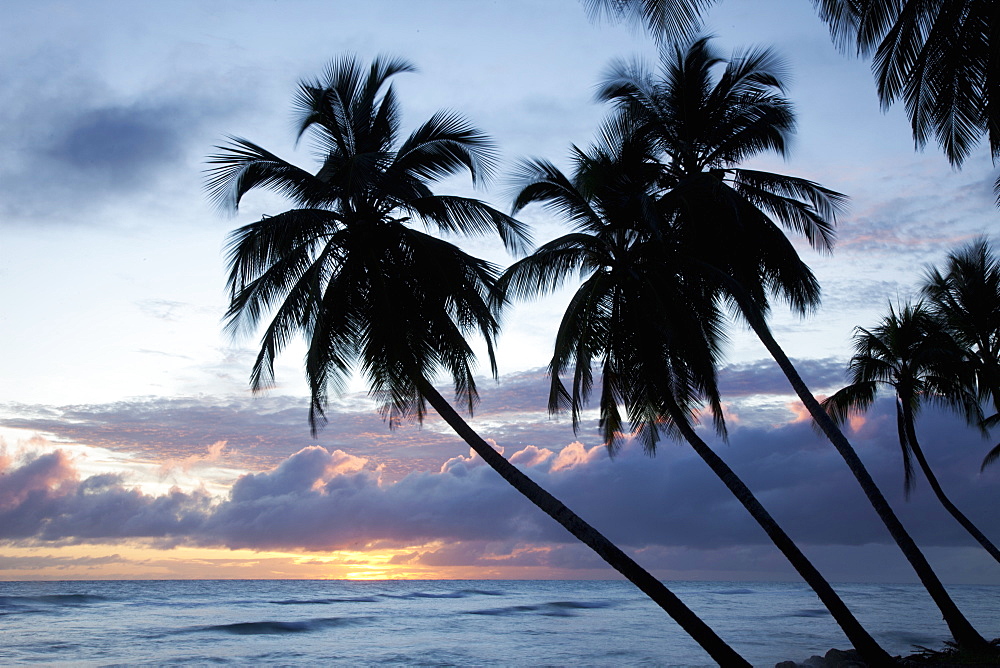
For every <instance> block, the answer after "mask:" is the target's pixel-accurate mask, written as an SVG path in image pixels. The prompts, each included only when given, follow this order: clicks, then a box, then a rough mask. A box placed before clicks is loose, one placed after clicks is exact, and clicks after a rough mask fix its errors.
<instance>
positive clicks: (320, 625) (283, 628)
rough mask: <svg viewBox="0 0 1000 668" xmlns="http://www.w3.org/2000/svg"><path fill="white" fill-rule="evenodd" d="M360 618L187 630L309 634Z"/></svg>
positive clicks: (189, 630)
mask: <svg viewBox="0 0 1000 668" xmlns="http://www.w3.org/2000/svg"><path fill="white" fill-rule="evenodd" d="M362 619H363V618H359V617H318V618H316V619H306V620H302V621H297V622H282V621H275V620H264V621H260V622H236V623H233V624H212V625H210V626H200V627H198V628H193V629H187V632H189V633H193V632H208V633H212V632H215V633H230V634H232V635H238V636H260V635H280V634H285V633H309V632H312V631H320V630H322V629H329V628H336V627H339V626H350V625H352V624H357V623H359V622H361V621H362Z"/></svg>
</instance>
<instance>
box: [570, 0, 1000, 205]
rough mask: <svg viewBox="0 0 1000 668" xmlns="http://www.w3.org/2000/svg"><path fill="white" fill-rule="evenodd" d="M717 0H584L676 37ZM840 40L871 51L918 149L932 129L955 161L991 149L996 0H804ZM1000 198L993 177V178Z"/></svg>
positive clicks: (884, 96) (594, 10) (692, 31)
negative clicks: (981, 146)
mask: <svg viewBox="0 0 1000 668" xmlns="http://www.w3.org/2000/svg"><path fill="white" fill-rule="evenodd" d="M716 1H717V0H583V3H584V5H585V6H586V8H587V9H588V10H589V12H590V14H591V15H592V16H595V17H599V16H611V17H614V18H617V19H625V20H630V21H632V22H634V23H638V24H640V25H643V26H646V27H647V28H648V29H649V31H650V34H652V35H653V36H654V38H656V39H658V40H675V41H685V40H687V39H688V38H690V37H691V36H693V35H696V34H697V33H698V32H699V31H700V30H701V26H702V23H701V18H702V15H703V14H704V13H705V11H706V10H707V9H708V8H709V7H711V6H712V5H713V4H715V3H716ZM812 1H813V5H815V7H816V10H817V13H818V14H819V16H820V18H822V19H823V20H824V21H825V22H826V24H827V25H828V26H829V28H830V33H831V35H832V36H833V39H834V41H835V42H836V43H837V44H839V45H840V46H841V47H842V48H845V49H848V50H856V51H857V52H858V53H859V54H861V55H864V56H870V57H871V58H872V70H873V74H874V76H875V84H876V89H877V91H878V96H879V99H880V100H881V102H882V106H883V108H888V107H889V106H891V105H892V104H893V103H895V102H896V101H898V100H902V102H903V107H904V109H905V111H906V115H907V116H908V117H909V120H910V126H911V129H912V131H913V139H914V142H915V143H916V145H917V147H918V148H921V147H923V146H924V145H925V144H926V143H927V141H928V140H929V139H930V138H931V137H933V138H935V139H936V140H937V142H938V144H939V145H940V147H941V149H942V150H943V151H944V154H945V155H946V156H947V157H948V160H949V161H951V163H952V164H953V165H955V166H960V165H961V164H962V163H963V161H964V160H965V159H966V158H967V157H968V156H969V154H970V153H971V152H972V150H973V149H974V148H975V146H976V145H977V144H978V143H979V141H980V140H981V139H983V138H984V137H985V138H987V139H988V141H989V145H990V152H991V154H992V156H993V160H994V163H995V162H996V160H997V159H998V158H1000V43H997V35H998V34H1000V18H998V16H997V12H996V3H995V0H937V1H935V2H925V1H924V0H812ZM994 191H995V192H997V194H998V204H1000V178H998V179H997V181H996V183H995V185H994Z"/></svg>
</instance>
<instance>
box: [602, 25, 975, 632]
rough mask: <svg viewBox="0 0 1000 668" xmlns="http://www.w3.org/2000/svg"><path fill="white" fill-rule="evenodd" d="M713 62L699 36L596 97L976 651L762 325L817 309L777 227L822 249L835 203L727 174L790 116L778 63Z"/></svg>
mask: <svg viewBox="0 0 1000 668" xmlns="http://www.w3.org/2000/svg"><path fill="white" fill-rule="evenodd" d="M722 62H723V60H722V59H721V58H720V57H719V56H718V55H716V54H715V53H714V52H713V51H712V49H711V48H710V46H709V43H708V40H707V39H705V38H702V39H699V40H696V41H694V42H692V43H691V44H690V45H689V46H688V47H686V48H681V47H667V48H665V49H664V50H663V56H662V65H661V72H660V75H659V77H656V76H654V75H653V74H651V73H650V72H648V71H647V70H646V69H645V68H644V67H643V66H642V65H641V64H639V63H618V64H616V65H615V66H614V67H613V68H612V69H611V71H610V72H609V73H608V75H607V77H606V79H605V82H604V84H603V85H602V87H601V89H600V91H599V96H600V97H601V98H602V99H605V100H608V101H611V102H613V103H614V104H615V105H616V109H617V113H618V114H620V115H622V116H625V117H630V118H633V119H635V122H637V123H639V124H640V125H641V127H642V128H643V130H642V131H643V132H646V133H649V134H650V135H651V136H652V137H653V140H652V141H653V142H654V145H655V146H656V150H657V152H656V154H655V158H656V159H657V160H658V162H659V163H660V165H661V177H660V185H661V187H664V188H666V189H668V190H669V193H668V194H667V195H665V196H664V198H663V202H664V205H665V206H666V207H668V208H669V212H668V213H665V214H664V215H665V216H667V217H668V218H670V219H671V220H672V221H673V225H674V227H675V228H678V229H679V230H681V232H680V234H681V235H682V236H683V237H684V239H685V241H686V242H687V244H688V248H689V249H690V253H689V261H698V260H700V261H701V263H702V266H703V268H704V270H705V273H704V276H705V280H708V281H712V282H714V283H715V285H716V286H717V290H718V292H719V294H721V295H724V297H723V299H724V300H725V301H727V302H728V303H729V304H730V305H732V306H734V307H735V308H734V310H735V312H736V313H738V315H739V316H740V317H742V318H743V319H745V321H746V322H747V323H748V324H749V325H750V327H751V328H752V329H753V331H754V332H755V333H756V334H757V336H758V338H760V340H761V342H762V343H763V344H764V346H765V347H766V348H767V350H768V352H769V353H770V354H771V356H772V357H774V359H775V361H776V362H777V363H778V365H779V366H780V368H781V369H782V371H783V373H784V374H785V376H786V377H787V378H788V380H789V382H790V383H791V385H792V387H793V389H794V390H795V392H796V394H797V395H798V397H799V398H800V399H801V400H802V402H803V404H804V405H805V406H806V408H807V410H808V411H809V414H810V415H811V416H812V418H813V419H814V420H815V421H816V423H817V424H818V425H819V427H820V429H821V430H822V431H823V433H824V434H825V435H826V436H827V438H828V439H829V440H830V441H831V443H832V444H833V445H834V447H835V448H836V449H837V451H838V452H839V453H840V454H841V456H842V457H843V458H844V460H845V462H846V463H847V464H848V466H849V467H850V469H851V471H852V473H853V474H854V476H855V478H856V479H857V480H858V483H859V484H860V485H861V487H862V489H863V490H864V492H865V494H866V496H867V497H868V499H869V501H870V502H871V503H872V505H873V507H874V508H875V510H876V512H877V513H878V515H879V517H880V518H881V519H882V521H883V523H885V525H886V527H887V528H888V529H889V532H890V533H891V535H892V536H893V539H894V540H895V541H896V543H897V545H899V547H900V549H901V550H902V551H903V553H904V555H905V556H906V558H907V560H908V561H909V562H910V564H911V565H912V566H913V568H914V570H915V571H916V572H917V575H918V577H919V578H920V580H921V582H922V583H923V584H924V586H925V587H927V589H928V592H929V593H930V594H931V597H932V598H933V599H934V601H935V603H936V604H937V605H938V607H939V609H940V610H941V613H942V615H943V617H944V619H945V621H946V622H947V624H948V626H949V628H950V629H951V632H952V634H953V636H954V638H955V641H956V642H958V643H959V644H960V645H963V646H967V647H985V645H986V641H985V640H984V639H983V638H982V636H981V635H980V634H979V633H978V632H977V631H976V630H975V629H974V628H973V627H972V625H971V624H970V623H969V622H968V620H967V619H966V618H965V616H964V615H962V613H961V611H960V610H959V609H958V607H957V606H956V605H955V603H954V601H952V599H951V597H950V596H949V595H948V593H947V591H946V590H945V589H944V586H943V585H942V584H941V581H940V579H939V578H938V577H937V575H936V574H935V573H934V571H933V569H932V568H931V566H930V564H929V563H928V562H927V560H926V558H925V557H924V555H923V553H922V552H921V551H920V549H919V548H918V547H917V545H916V543H915V542H914V541H913V539H912V537H911V536H910V535H909V534H908V533H907V531H906V529H905V528H904V527H903V525H902V524H901V523H900V522H899V519H898V518H897V517H896V514H895V512H894V511H893V510H892V508H891V507H890V506H889V504H888V502H887V501H886V500H885V497H884V496H883V494H882V493H881V491H880V490H879V489H878V487H877V486H876V484H875V481H874V480H873V479H872V478H871V475H870V474H869V473H868V471H867V469H866V468H865V467H864V464H863V463H862V462H861V459H860V458H859V457H858V455H857V453H856V452H855V451H854V448H853V447H852V446H851V444H850V443H849V442H848V440H847V439H846V438H845V437H844V435H843V433H842V432H841V431H840V429H839V428H838V427H837V425H836V424H835V423H834V422H833V421H832V420H831V419H830V416H829V415H828V414H827V413H826V412H825V411H824V410H823V408H822V407H821V406H820V405H819V402H818V401H817V400H816V398H815V397H814V396H813V395H812V393H811V392H810V391H809V388H808V387H807V386H806V384H805V382H804V381H803V380H802V378H801V376H799V374H798V371H797V370H796V369H795V367H794V365H793V364H792V363H791V360H789V359H788V357H787V355H785V353H784V351H783V350H782V349H781V346H779V345H778V343H777V341H776V340H775V339H774V336H773V335H772V334H771V331H770V328H769V327H768V325H767V320H766V318H767V314H768V310H769V298H770V297H772V296H773V297H776V298H779V299H781V300H783V301H785V302H787V303H788V304H789V305H790V306H791V307H792V309H793V310H795V311H797V312H799V313H803V314H804V313H806V312H808V311H809V310H810V309H812V308H814V307H815V306H816V305H818V303H819V299H820V293H819V285H818V283H817V282H816V279H815V277H814V276H813V274H812V272H811V271H810V270H809V268H808V267H807V266H806V265H805V263H804V262H802V260H801V259H800V258H799V256H798V253H797V252H796V250H795V248H794V246H793V245H792V244H791V242H790V241H789V240H788V238H787V237H786V236H785V234H784V232H783V231H782V227H784V228H785V229H788V230H790V231H792V232H795V233H798V234H801V235H803V236H805V237H806V239H807V240H808V242H809V243H810V245H812V246H813V247H814V248H816V249H818V250H821V251H830V250H831V249H832V246H833V243H834V233H833V223H834V220H835V216H836V213H837V211H838V209H839V208H840V207H841V205H842V203H843V200H844V197H843V196H842V195H840V194H839V193H835V192H832V191H830V190H828V189H826V188H823V187H822V186H819V185H818V184H815V183H812V182H811V181H807V180H805V179H801V178H796V177H791V176H786V175H781V174H773V173H769V172H760V171H752V170H746V169H742V168H740V167H738V165H739V164H740V163H742V162H744V161H745V160H747V159H748V158H751V157H753V156H756V155H759V154H761V153H763V152H765V151H774V152H777V153H779V154H781V155H784V153H785V150H786V147H787V137H788V135H789V133H790V132H791V131H792V129H793V127H794V115H793V113H792V109H791V105H790V104H789V102H788V101H787V99H786V98H785V97H784V95H783V94H782V86H783V84H782V76H781V75H782V68H781V63H780V61H779V60H778V59H777V58H776V57H775V56H774V54H773V53H771V52H770V51H768V50H761V49H757V50H750V51H748V52H746V53H744V54H741V55H738V56H737V57H734V58H733V59H731V60H730V61H729V62H728V63H727V64H726V66H725V68H724V70H723V71H722V72H721V74H719V75H718V77H717V78H716V77H715V76H714V70H715V69H716V67H717V66H719V65H721V64H722Z"/></svg>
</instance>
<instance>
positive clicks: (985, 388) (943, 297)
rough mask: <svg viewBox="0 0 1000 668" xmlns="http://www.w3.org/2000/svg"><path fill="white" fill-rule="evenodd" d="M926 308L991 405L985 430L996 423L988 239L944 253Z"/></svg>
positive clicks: (995, 311) (994, 264) (996, 332)
mask: <svg viewBox="0 0 1000 668" xmlns="http://www.w3.org/2000/svg"><path fill="white" fill-rule="evenodd" d="M923 293H924V295H925V296H926V298H927V299H928V302H929V304H928V305H929V307H930V308H931V310H932V311H933V312H934V314H935V316H936V317H937V318H938V319H939V320H940V321H941V322H942V323H943V325H944V327H945V328H946V329H947V330H948V332H949V333H950V334H951V335H952V336H953V337H955V339H956V340H957V341H958V342H959V343H960V344H961V345H962V346H963V347H964V348H965V350H966V354H967V355H968V356H969V359H970V361H971V362H972V364H973V366H974V368H975V371H976V380H977V383H978V386H979V392H980V396H981V397H982V398H988V399H989V400H990V401H991V403H992V404H993V410H994V414H993V415H991V416H990V417H989V418H987V420H986V425H987V426H995V425H996V424H997V423H998V422H1000V262H998V261H997V258H996V256H994V254H993V249H992V248H991V247H990V244H989V242H988V241H987V240H986V239H977V240H976V241H973V242H972V243H970V244H969V245H967V246H965V247H963V248H960V249H958V250H955V251H952V252H951V253H949V254H948V258H947V260H946V262H945V268H944V271H943V272H942V271H941V270H938V269H935V268H932V269H930V270H928V272H927V274H926V276H925V277H924V286H923ZM998 457H1000V445H997V446H995V447H994V448H993V449H992V450H990V451H989V453H987V455H986V457H985V459H983V465H982V468H986V466H988V465H989V464H991V463H992V462H994V461H996V459H997V458H998Z"/></svg>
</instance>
